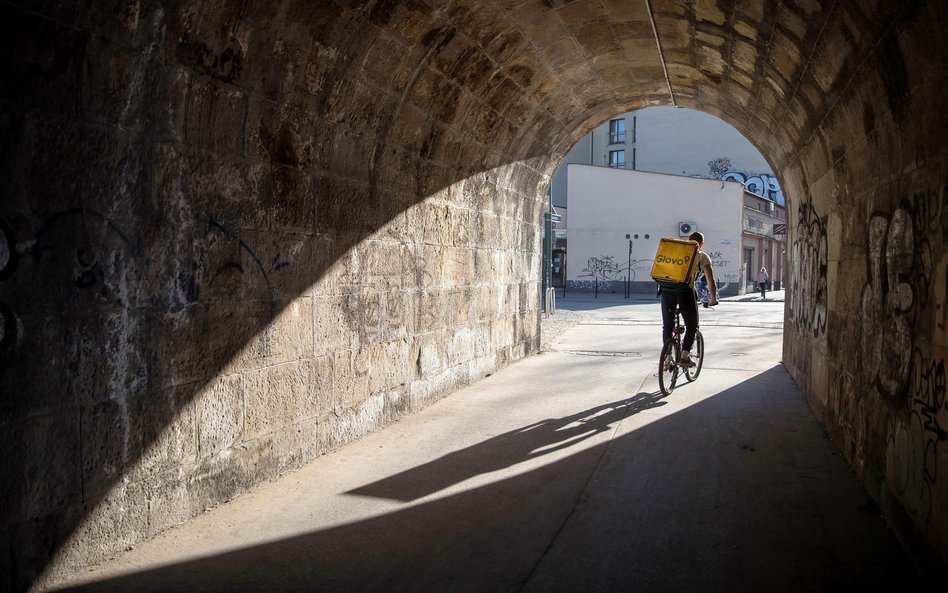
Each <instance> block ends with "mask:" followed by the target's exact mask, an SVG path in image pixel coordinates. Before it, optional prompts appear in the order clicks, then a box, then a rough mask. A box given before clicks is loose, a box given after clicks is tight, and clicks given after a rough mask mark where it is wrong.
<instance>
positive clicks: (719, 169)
mask: <svg viewBox="0 0 948 593" xmlns="http://www.w3.org/2000/svg"><path fill="white" fill-rule="evenodd" d="M708 167H710V168H711V177H712V178H714V179H720V178H721V175H724V174H725V173H727V172H728V171H730V170H731V159H729V158H727V157H726V156H719V157H718V158H716V159H714V160H713V161H708Z"/></svg>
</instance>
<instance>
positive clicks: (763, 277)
mask: <svg viewBox="0 0 948 593" xmlns="http://www.w3.org/2000/svg"><path fill="white" fill-rule="evenodd" d="M768 282H770V276H768V275H767V268H761V269H760V272H759V273H758V274H757V289H758V290H760V298H762V299H765V298H767V283H768Z"/></svg>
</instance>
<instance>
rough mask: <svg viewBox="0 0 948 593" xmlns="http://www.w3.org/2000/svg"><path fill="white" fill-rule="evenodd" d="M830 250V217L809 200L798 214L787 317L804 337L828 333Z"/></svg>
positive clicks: (792, 247) (792, 252)
mask: <svg viewBox="0 0 948 593" xmlns="http://www.w3.org/2000/svg"><path fill="white" fill-rule="evenodd" d="M828 251H829V246H828V243H827V238H826V218H825V217H823V218H821V217H820V216H819V215H818V214H817V213H816V209H815V208H814V207H813V202H812V201H811V200H809V199H808V200H806V201H804V202H803V203H802V204H801V205H800V208H799V210H798V212H797V226H796V236H795V238H794V240H793V245H792V246H791V261H792V262H794V265H793V266H792V267H791V270H790V298H789V300H788V301H787V315H788V318H789V319H790V321H791V322H792V323H793V324H794V325H796V327H797V328H798V329H799V330H800V333H801V334H808V335H810V336H812V337H814V338H816V337H820V336H822V335H824V334H825V333H826V302H827V300H826V297H827V288H826V272H827V267H828V260H827V257H828Z"/></svg>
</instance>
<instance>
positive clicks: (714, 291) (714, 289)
mask: <svg viewBox="0 0 948 593" xmlns="http://www.w3.org/2000/svg"><path fill="white" fill-rule="evenodd" d="M704 276H705V278H707V279H708V290H709V291H711V303H710V304H712V305H717V304H718V283H717V282H716V281H715V280H714V272H713V271H712V270H711V266H710V264H705V265H704Z"/></svg>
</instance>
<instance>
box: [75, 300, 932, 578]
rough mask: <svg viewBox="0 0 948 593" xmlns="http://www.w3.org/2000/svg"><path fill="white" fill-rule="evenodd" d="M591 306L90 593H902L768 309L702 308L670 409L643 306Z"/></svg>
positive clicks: (895, 563) (891, 550)
mask: <svg viewBox="0 0 948 593" xmlns="http://www.w3.org/2000/svg"><path fill="white" fill-rule="evenodd" d="M746 296H750V295H746ZM775 296H776V295H775ZM780 296H781V297H782V293H780ZM590 300H591V299H582V298H573V299H570V298H569V296H567V298H565V299H559V300H558V305H557V306H558V307H559V308H561V309H562V310H563V311H566V310H581V311H584V312H585V315H584V318H583V320H582V321H581V322H580V323H579V324H577V325H575V326H573V327H571V328H569V329H567V330H565V331H564V332H563V333H562V334H560V335H559V337H558V339H556V340H555V341H554V342H553V343H552V344H551V345H550V347H549V349H548V350H547V351H545V352H543V353H541V354H539V355H537V356H533V357H531V358H529V359H526V360H524V361H521V362H518V363H517V364H515V365H513V366H511V367H509V368H507V369H504V370H502V371H500V372H498V373H496V374H494V375H492V376H490V377H487V378H485V379H483V380H482V381H480V382H478V383H477V384H475V385H473V386H470V387H468V388H466V389H464V390H462V391H460V392H457V393H455V394H453V395H451V396H448V397H447V398H445V399H443V400H442V401H440V402H438V403H437V404H435V405H433V406H431V407H429V408H427V409H425V410H423V411H421V412H418V413H416V414H414V415H412V416H411V417H409V418H406V419H404V420H402V421H400V422H398V423H395V424H393V425H391V426H388V427H386V428H385V429H384V430H381V431H378V432H376V433H374V434H371V435H369V436H368V437H366V438H364V439H362V440H361V441H358V442H356V443H353V444H351V445H348V446H346V447H344V448H343V449H341V450H339V451H337V452H335V453H332V454H330V455H327V456H324V457H322V458H320V459H318V460H317V461H315V462H314V463H312V464H310V465H309V466H307V467H305V468H303V469H300V470H298V471H295V472H293V473H290V474H288V475H285V476H283V477H282V478H281V479H280V480H278V481H276V482H271V483H267V484H263V485H261V486H260V487H258V488H256V489H255V490H254V491H253V492H251V493H249V494H246V495H244V496H241V497H240V498H238V499H236V500H234V501H231V502H230V503H228V504H226V505H223V506H221V507H219V508H217V509H214V510H212V511H210V512H208V513H206V514H204V515H202V516H200V517H198V518H196V519H194V520H192V521H190V522H189V523H187V524H185V525H182V526H179V527H178V528H175V529H172V530H171V531H169V532H167V533H165V534H163V535H162V536H160V537H158V538H157V539H155V540H152V541H150V542H146V543H144V544H141V545H139V546H138V547H136V549H134V550H131V551H129V552H128V553H126V554H123V555H122V556H120V557H118V558H116V559H114V560H113V561H112V562H110V563H108V564H106V565H104V566H101V567H98V568H97V569H96V570H93V571H90V572H88V573H87V574H85V575H83V581H87V582H88V585H87V586H88V590H96V591H185V590H187V591H346V592H352V591H379V592H383V591H384V592H386V593H389V592H393V591H418V592H421V591H424V592H441V591H537V592H545V591H564V592H565V591H570V592H587V591H656V592H658V591H663V592H665V591H689V592H693V591H722V592H723V591H729V592H732V591H747V592H750V591H794V592H799V591H829V590H833V591H838V590H857V589H859V590H863V589H868V588H870V587H872V588H876V587H878V586H880V585H883V586H894V585H898V586H899V587H900V588H903V589H910V588H911V587H912V584H913V579H914V578H915V577H914V573H913V571H912V568H911V566H910V563H909V561H908V560H907V558H906V557H905V555H904V554H903V552H902V551H901V549H900V547H899V546H898V544H897V542H896V541H895V539H894V537H893V536H892V534H891V533H890V531H889V530H888V529H887V527H886V525H885V523H884V521H883V520H882V518H880V516H879V511H878V509H877V508H876V507H875V505H874V504H873V503H872V502H871V500H870V499H869V497H868V496H867V495H866V494H865V492H863V491H862V490H861V489H860V487H859V485H858V483H857V482H856V480H855V478H854V477H853V475H852V473H851V471H850V470H849V468H848V467H847V465H846V463H845V462H844V461H843V459H842V458H841V457H840V455H839V454H838V452H837V450H836V448H835V447H834V446H833V445H832V443H831V442H830V441H829V440H828V439H827V437H826V435H825V434H824V432H823V431H822V429H821V428H820V427H819V425H818V424H817V423H816V421H815V419H814V418H813V416H812V415H811V414H810V412H809V409H808V408H807V406H806V403H805V401H804V399H803V397H802V396H801V395H800V393H799V391H798V390H797V389H796V387H795V385H794V384H793V382H792V381H791V380H790V378H789V376H788V375H787V373H786V372H785V370H784V369H783V367H782V366H781V364H780V360H781V348H782V344H781V333H782V329H781V325H782V321H783V303H782V302H780V301H778V300H773V301H750V300H747V301H743V300H739V299H737V298H734V299H730V300H726V301H724V302H722V303H721V304H720V305H719V306H718V307H716V308H714V309H710V310H702V311H701V328H702V332H703V333H704V336H705V343H706V348H707V356H706V359H705V363H704V367H703V370H702V372H701V375H700V376H699V377H698V380H697V381H696V382H694V383H687V382H686V381H684V380H682V382H680V383H679V385H678V387H677V388H676V390H675V391H674V392H673V393H672V395H671V396H668V397H664V396H662V395H661V393H660V392H659V391H658V386H657V378H656V376H655V370H656V367H657V358H658V351H659V345H660V341H661V328H660V315H659V307H658V302H657V300H655V299H654V298H639V299H622V298H621V295H618V296H616V295H612V296H611V297H609V298H605V299H595V302H592V303H591V304H590ZM78 582H79V581H76V583H78Z"/></svg>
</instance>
